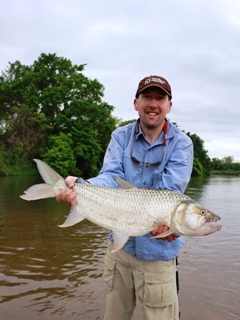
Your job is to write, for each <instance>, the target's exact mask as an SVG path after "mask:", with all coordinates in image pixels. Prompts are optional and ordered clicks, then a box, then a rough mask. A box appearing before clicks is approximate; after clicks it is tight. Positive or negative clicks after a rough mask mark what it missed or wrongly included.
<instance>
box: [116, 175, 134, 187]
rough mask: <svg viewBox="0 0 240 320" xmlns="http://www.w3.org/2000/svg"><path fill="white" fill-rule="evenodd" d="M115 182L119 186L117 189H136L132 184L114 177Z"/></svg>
mask: <svg viewBox="0 0 240 320" xmlns="http://www.w3.org/2000/svg"><path fill="white" fill-rule="evenodd" d="M114 179H115V181H116V182H117V184H118V185H119V187H121V188H122V189H132V188H137V187H136V186H135V185H134V184H132V183H130V182H128V181H126V180H124V179H121V178H118V177H114Z"/></svg>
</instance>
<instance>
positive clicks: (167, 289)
mask: <svg viewBox="0 0 240 320" xmlns="http://www.w3.org/2000/svg"><path fill="white" fill-rule="evenodd" d="M144 277H145V288H144V303H145V304H146V305H147V306H149V307H154V308H158V307H161V308H162V307H166V306H169V305H171V304H173V302H174V296H175V290H176V287H175V281H174V278H173V277H171V279H170V281H168V282H166V280H165V281H163V277H162V276H161V275H159V276H158V275H156V274H154V275H153V274H152V273H145V274H144Z"/></svg>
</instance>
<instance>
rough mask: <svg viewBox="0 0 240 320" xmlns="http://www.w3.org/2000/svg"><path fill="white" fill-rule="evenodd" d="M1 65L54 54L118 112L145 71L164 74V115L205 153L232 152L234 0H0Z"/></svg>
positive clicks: (239, 34) (239, 71) (236, 122)
mask: <svg viewBox="0 0 240 320" xmlns="http://www.w3.org/2000/svg"><path fill="white" fill-rule="evenodd" d="M0 5H1V10H0V71H3V70H5V69H6V67H7V65H8V62H12V63H13V62H15V61H16V60H19V61H20V62H21V63H22V64H26V65H30V64H32V63H33V61H34V60H37V59H38V57H39V56H40V54H41V53H46V54H48V53H56V54H57V55H58V56H60V57H64V58H67V59H70V60H71V61H72V62H73V63H74V64H78V65H80V64H87V65H86V67H85V71H84V74H85V75H86V76H87V77H89V78H91V79H95V78H97V79H98V80H99V82H100V83H101V84H103V85H104V87H105V96H104V99H103V100H104V101H106V102H107V103H109V104H111V105H113V106H115V111H114V115H115V116H117V117H119V118H122V119H123V120H130V119H134V118H137V113H136V111H134V108H133V99H134V95H135V91H136V88H137V85H138V83H139V81H140V80H141V79H142V78H144V77H145V76H148V75H160V76H163V77H164V78H166V79H167V80H168V81H169V83H170V85H171V87H172V92H173V108H172V111H171V113H170V115H169V119H170V120H171V121H172V122H176V123H177V124H178V126H179V127H180V128H181V129H182V130H184V131H186V132H191V133H196V134H197V135H198V136H199V137H200V138H201V139H202V140H203V141H204V146H205V149H206V150H208V155H209V156H210V157H211V158H213V157H217V158H222V157H225V156H232V157H234V159H239V160H240V0H154V1H153V0H152V1H151V0H148V1H146V0H31V1H30V0H0Z"/></svg>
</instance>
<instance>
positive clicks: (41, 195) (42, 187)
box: [20, 183, 56, 201]
mask: <svg viewBox="0 0 240 320" xmlns="http://www.w3.org/2000/svg"><path fill="white" fill-rule="evenodd" d="M53 197H56V194H55V192H54V191H53V186H51V185H49V184H46V183H40V184H35V185H34V186H31V187H30V188H28V189H27V190H26V191H24V194H23V195H21V196H20V198H22V199H23V200H28V201H29V200H38V199H45V198H53Z"/></svg>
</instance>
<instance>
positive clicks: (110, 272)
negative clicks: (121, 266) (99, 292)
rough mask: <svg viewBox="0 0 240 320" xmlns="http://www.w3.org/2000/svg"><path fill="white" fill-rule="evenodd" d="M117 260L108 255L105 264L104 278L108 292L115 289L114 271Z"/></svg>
mask: <svg viewBox="0 0 240 320" xmlns="http://www.w3.org/2000/svg"><path fill="white" fill-rule="evenodd" d="M115 266H116V260H112V259H111V258H109V256H108V255H107V256H106V260H105V266H104V271H103V279H104V284H105V289H106V290H107V292H110V291H112V290H113V287H114V273H115Z"/></svg>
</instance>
